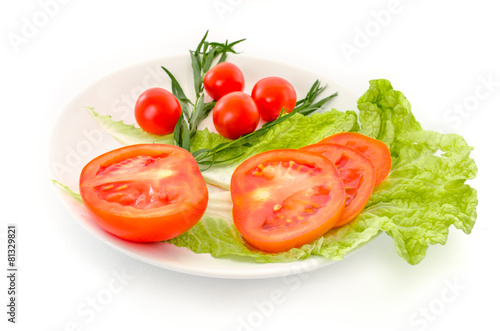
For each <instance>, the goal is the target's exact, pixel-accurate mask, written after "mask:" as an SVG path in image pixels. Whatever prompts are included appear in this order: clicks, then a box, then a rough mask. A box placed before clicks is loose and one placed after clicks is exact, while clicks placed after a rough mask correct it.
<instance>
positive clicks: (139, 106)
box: [135, 87, 182, 135]
mask: <svg viewBox="0 0 500 331" xmlns="http://www.w3.org/2000/svg"><path fill="white" fill-rule="evenodd" d="M181 113H182V110H181V105H180V103H179V101H178V100H177V98H176V97H175V96H174V95H173V94H172V93H170V92H169V91H167V90H165V89H163V88H160V87H153V88H150V89H148V90H146V91H144V92H143V93H142V94H141V95H140V96H139V98H138V99H137V102H136V104H135V120H136V121H137V124H139V126H140V127H141V128H142V129H143V130H144V131H147V132H149V133H152V134H157V135H165V134H169V133H172V132H174V129H175V125H176V124H177V121H178V120H179V117H180V116H181Z"/></svg>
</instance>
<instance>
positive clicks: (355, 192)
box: [302, 143, 376, 227]
mask: <svg viewBox="0 0 500 331" xmlns="http://www.w3.org/2000/svg"><path fill="white" fill-rule="evenodd" d="M302 149H305V150H308V151H311V152H315V153H319V154H321V155H323V156H325V157H327V158H328V159H329V160H330V161H332V162H333V164H335V166H336V167H337V169H338V171H339V173H340V177H341V178H342V181H343V182H344V187H345V190H346V207H345V209H344V212H343V213H342V217H341V218H340V220H339V221H338V223H337V224H336V225H335V227H339V226H342V225H344V224H347V223H349V222H351V221H352V220H354V219H355V218H356V217H357V216H358V215H359V214H360V213H361V212H362V211H363V209H364V208H365V206H366V204H367V203H368V200H369V199H370V196H371V194H372V192H373V188H374V187H375V179H376V170H375V166H374V165H373V163H372V162H371V161H370V160H369V159H368V158H367V157H366V156H364V155H363V154H362V153H360V152H358V151H356V150H354V149H352V148H349V147H346V146H344V145H340V144H331V143H323V144H321V143H318V144H314V145H309V146H305V147H302Z"/></svg>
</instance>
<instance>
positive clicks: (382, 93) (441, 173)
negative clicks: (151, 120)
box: [94, 79, 478, 264]
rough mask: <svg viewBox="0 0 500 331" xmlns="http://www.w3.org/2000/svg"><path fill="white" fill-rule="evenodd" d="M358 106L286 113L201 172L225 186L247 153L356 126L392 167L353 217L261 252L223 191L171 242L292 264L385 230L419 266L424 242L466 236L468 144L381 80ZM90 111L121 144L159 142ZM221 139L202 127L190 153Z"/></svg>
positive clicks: (473, 199) (470, 207) (472, 206)
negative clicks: (434, 127)
mask: <svg viewBox="0 0 500 331" xmlns="http://www.w3.org/2000/svg"><path fill="white" fill-rule="evenodd" d="M358 110H359V123H358V118H357V115H356V114H355V113H354V112H350V111H348V112H345V113H344V112H339V111H337V110H332V111H329V112H325V113H322V114H313V115H312V116H309V117H307V116H302V115H295V116H292V117H291V118H290V119H288V120H287V121H284V122H283V123H281V124H279V125H277V126H276V127H274V128H273V129H272V130H270V131H269V132H268V133H267V134H266V135H265V136H264V137H263V138H262V139H261V140H260V141H259V142H258V143H257V144H254V145H252V146H245V147H243V148H239V149H238V150H227V151H225V152H224V153H222V154H221V155H219V156H218V159H221V160H223V159H230V158H233V163H232V164H230V165H226V166H224V167H217V166H214V167H212V168H210V169H209V170H208V171H206V172H204V176H205V180H206V181H207V182H209V183H214V184H216V185H217V186H220V187H225V188H226V189H228V188H229V180H230V176H231V174H232V171H233V170H234V168H235V167H236V166H237V165H238V164H239V163H241V162H242V161H243V160H245V159H246V158H248V157H249V156H251V155H254V154H256V153H260V152H263V151H267V150H271V149H278V148H300V147H302V146H304V145H308V144H312V143H315V142H317V141H319V140H321V139H323V138H325V137H327V136H329V135H331V134H334V133H337V132H341V131H359V132H360V133H363V134H365V135H368V136H370V137H373V138H376V139H379V140H382V141H383V142H385V143H386V144H387V145H388V146H389V148H390V151H391V156H392V169H391V173H390V174H389V176H388V178H386V180H385V181H384V182H383V183H382V184H381V185H379V186H378V187H377V188H376V189H375V191H374V192H373V194H372V196H371V198H370V201H369V202H368V204H367V206H366V207H365V209H364V211H363V212H362V213H361V214H360V215H359V216H358V218H357V219H356V220H354V221H353V222H351V223H349V224H346V225H344V226H342V227H340V228H337V229H332V230H331V231H329V232H328V233H326V234H325V235H324V236H323V237H321V238H319V239H318V240H316V241H314V242H312V243H310V244H307V245H304V246H303V247H300V248H294V249H291V250H290V251H287V252H283V253H279V254H267V253H263V252H260V251H256V250H254V249H252V248H251V247H249V246H247V245H245V243H244V241H243V240H242V239H241V237H240V235H239V233H238V231H237V230H236V228H235V227H234V225H233V223H232V221H231V220H230V219H229V217H230V207H228V206H231V201H230V198H229V195H228V194H226V195H224V194H222V195H219V197H221V196H222V197H224V196H226V198H225V199H226V200H227V201H225V202H224V201H222V200H223V199H224V198H223V199H220V200H219V201H215V200H217V199H218V198H215V200H213V199H212V200H211V201H209V207H208V209H207V213H206V215H205V216H204V217H203V218H202V220H201V221H200V222H198V224H197V225H195V226H194V227H193V228H192V229H191V230H189V231H188V232H186V233H185V234H183V235H181V236H179V237H176V238H174V239H171V240H170V241H169V242H170V243H172V244H174V245H177V246H180V247H187V248H189V249H190V250H192V251H193V252H195V253H210V254H212V255H213V256H215V257H223V256H226V257H231V256H232V257H235V256H238V257H242V258H249V259H253V260H255V261H257V262H288V261H296V260H300V259H305V258H308V257H309V256H311V255H318V256H323V257H325V258H327V259H331V260H340V259H343V258H344V257H345V256H346V255H347V254H349V253H351V252H353V251H355V250H356V249H357V248H359V247H361V246H363V245H364V244H366V243H368V242H369V241H370V240H371V239H373V238H374V237H375V236H377V235H378V234H379V233H381V232H385V233H386V234H387V235H389V236H390V237H392V238H393V240H394V247H395V250H396V252H397V254H399V255H400V256H401V257H402V258H403V259H404V260H406V261H407V262H408V263H410V264H417V263H419V262H420V261H421V260H422V259H423V258H424V257H425V254H426V252H427V249H428V247H429V245H434V244H445V243H446V241H447V237H448V232H449V228H450V226H451V225H453V226H454V227H455V228H457V229H459V230H461V231H463V232H464V233H467V234H469V233H470V232H471V231H472V228H473V226H474V224H475V221H476V216H477V214H476V206H477V203H478V200H477V192H476V190H475V189H473V188H472V187H470V186H469V185H468V184H467V183H466V182H467V181H468V180H470V179H473V178H474V177H475V176H476V174H477V167H476V165H475V163H474V160H472V159H471V158H470V153H471V151H472V147H470V146H469V145H467V143H466V142H465V140H464V139H463V138H462V137H460V136H459V135H455V134H440V133H438V132H434V131H426V130H423V129H422V127H421V125H420V123H419V122H418V121H417V120H416V119H415V116H414V115H413V113H412V111H411V106H410V103H409V102H408V100H407V99H406V98H405V96H404V95H403V94H402V93H401V92H399V91H396V90H394V89H393V88H392V86H391V84H390V82H389V81H387V80H384V79H379V80H374V81H371V82H370V87H369V89H368V90H367V91H366V93H364V95H363V96H362V97H361V98H360V99H359V101H358ZM94 116H95V118H96V120H97V121H98V122H99V123H100V124H101V125H103V126H104V127H105V128H107V131H108V132H110V134H112V135H113V136H115V138H116V137H117V136H118V137H119V139H117V140H119V141H121V142H123V143H125V144H130V143H136V142H161V141H160V140H151V139H157V137H151V136H150V135H148V134H145V133H144V132H143V131H142V130H140V129H138V128H135V127H133V126H128V125H126V124H124V123H123V122H114V121H113V120H112V119H111V118H109V117H108V116H102V115H99V114H97V113H95V114H94ZM165 139H166V140H165V142H166V143H173V142H171V141H169V140H168V139H170V138H165ZM167 141H168V142H167ZM226 141H227V140H226V139H225V138H223V137H221V136H220V135H218V134H216V133H212V132H209V131H208V130H203V131H198V133H197V134H196V135H195V137H194V139H193V141H192V145H191V147H192V150H193V151H196V150H199V149H205V148H207V149H209V148H213V147H215V146H217V145H218V144H220V143H223V142H226ZM219 206H224V207H219ZM218 208H219V209H221V212H220V213H217V209H218ZM222 209H224V210H223V211H222ZM228 209H229V210H228Z"/></svg>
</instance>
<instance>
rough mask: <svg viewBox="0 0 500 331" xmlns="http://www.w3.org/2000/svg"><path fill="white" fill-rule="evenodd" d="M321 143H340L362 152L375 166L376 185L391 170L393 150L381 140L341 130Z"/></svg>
mask: <svg viewBox="0 0 500 331" xmlns="http://www.w3.org/2000/svg"><path fill="white" fill-rule="evenodd" d="M319 143H320V144H321V143H334V144H340V145H344V146H347V147H349V148H352V149H355V150H357V151H358V152H361V153H362V154H363V155H364V156H366V157H367V158H368V159H369V160H370V161H371V162H372V163H373V165H374V166H375V169H376V172H377V175H376V179H375V186H377V185H379V184H380V183H382V181H383V180H384V179H385V178H386V177H387V176H388V175H389V172H390V171H391V165H392V159H391V152H390V151H389V148H388V147H387V145H386V144H385V143H384V142H382V141H380V140H377V139H373V138H371V137H368V136H365V135H363V134H361V133H357V132H341V133H337V134H334V135H332V136H330V137H327V138H325V139H323V140H321V141H320V142H319Z"/></svg>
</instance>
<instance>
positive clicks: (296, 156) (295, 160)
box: [231, 149, 345, 252]
mask: <svg viewBox="0 0 500 331" xmlns="http://www.w3.org/2000/svg"><path fill="white" fill-rule="evenodd" d="M231 198H232V200H233V220H234V225H235V226H236V228H237V229H238V231H239V232H240V234H241V235H242V236H243V238H245V240H246V241H247V242H248V243H250V244H251V245H252V246H254V247H256V248H258V249H260V250H263V251H267V252H282V251H287V250H289V249H291V248H293V247H300V246H302V245H304V244H307V243H309V242H311V241H313V240H315V239H317V238H319V237H320V236H322V235H323V234H325V233H326V232H327V231H328V230H330V229H331V228H332V227H333V226H334V225H335V224H336V223H337V222H338V220H339V219H340V217H341V215H342V212H343V210H344V205H345V190H344V184H343V183H342V179H341V178H340V175H339V173H338V171H337V169H336V168H335V166H334V165H333V163H332V162H331V161H330V160H328V159H327V158H326V157H324V156H322V155H320V154H318V153H314V152H310V151H306V150H292V149H281V150H272V151H268V152H264V153H260V154H257V155H254V156H252V157H251V158H249V159H247V160H246V161H245V162H243V163H242V164H241V165H240V166H239V167H238V168H236V170H235V172H234V173H233V176H232V178H231Z"/></svg>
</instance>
